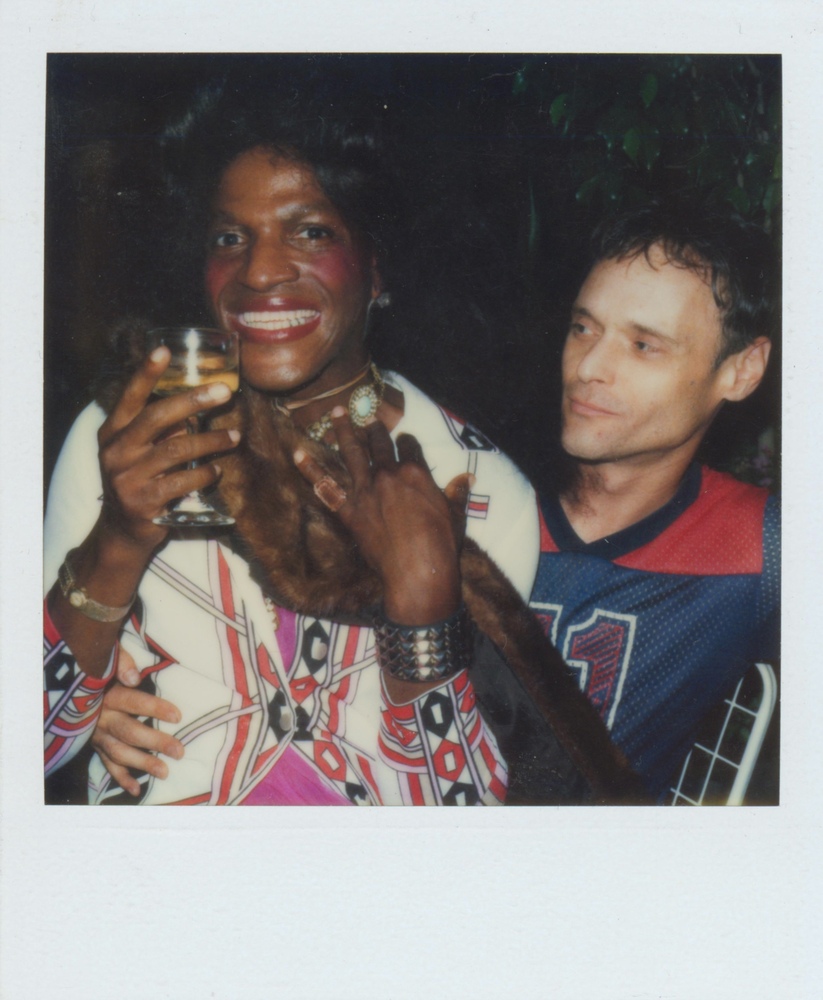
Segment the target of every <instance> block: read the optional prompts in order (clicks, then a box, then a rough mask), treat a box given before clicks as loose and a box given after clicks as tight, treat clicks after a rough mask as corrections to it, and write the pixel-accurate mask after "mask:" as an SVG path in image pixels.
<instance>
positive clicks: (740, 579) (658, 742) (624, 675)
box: [531, 464, 780, 794]
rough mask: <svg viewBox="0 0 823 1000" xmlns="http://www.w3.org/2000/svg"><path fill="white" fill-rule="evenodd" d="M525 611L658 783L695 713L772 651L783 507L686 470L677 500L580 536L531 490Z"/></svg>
mask: <svg viewBox="0 0 823 1000" xmlns="http://www.w3.org/2000/svg"><path fill="white" fill-rule="evenodd" d="M540 507H541V538H540V549H541V554H540V563H539V567H538V572H537V579H536V581H535V585H534V589H533V591H532V596H531V606H532V608H533V609H534V611H535V612H536V614H537V615H538V616H539V617H540V618H541V620H542V621H543V624H544V627H545V630H546V633H547V635H548V636H549V637H550V638H551V639H552V641H553V642H554V644H555V646H556V647H557V648H558V649H559V650H560V652H561V653H562V655H563V658H564V659H565V661H566V663H567V664H568V665H569V667H570V668H571V669H572V670H573V671H575V672H576V673H577V674H578V677H579V681H580V687H581V689H582V690H583V691H584V692H585V693H586V695H587V696H588V698H589V700H590V701H591V702H592V703H593V704H594V705H595V707H596V708H597V709H598V710H599V712H600V714H601V716H602V718H603V720H604V721H605V723H606V725H607V726H608V727H609V729H610V730H611V733H612V737H613V739H614V741H615V742H616V743H617V745H618V746H619V747H620V748H621V749H622V750H623V751H624V753H625V754H626V755H627V757H628V758H629V761H630V762H631V763H632V765H633V766H634V767H635V769H636V770H637V771H638V772H639V773H640V774H641V775H642V776H643V778H644V780H645V782H646V784H647V786H648V788H649V791H650V792H652V793H653V794H660V793H662V792H663V791H665V789H666V787H667V785H668V782H669V780H670V778H671V775H672V772H673V770H674V769H675V767H676V766H677V765H678V764H679V763H680V762H681V760H682V758H683V756H684V755H685V753H686V751H687V750H688V748H689V747H690V745H691V743H692V742H693V741H694V734H695V731H696V729H697V727H698V725H699V723H700V721H701V719H702V718H703V717H704V716H705V714H706V713H707V712H708V711H709V710H710V709H711V708H713V707H714V706H715V705H716V704H717V703H718V702H719V701H720V700H721V699H722V698H723V697H725V696H726V695H727V694H728V692H729V691H730V690H731V689H733V688H734V686H735V684H736V683H737V681H738V680H739V679H740V678H741V677H742V676H743V674H744V673H745V672H746V670H747V669H748V667H749V665H750V664H751V663H753V662H756V661H768V662H772V663H773V662H774V661H775V659H776V658H777V656H778V650H779V605H780V508H779V503H778V501H777V499H776V498H775V497H769V495H768V493H767V492H766V491H765V490H761V489H758V488H757V487H754V486H748V485H746V484H743V483H740V482H738V481H737V480H735V479H733V478H732V477H731V476H728V475H725V474H722V473H719V472H715V471H713V470H711V469H708V468H705V467H701V466H699V465H697V464H694V465H692V466H691V467H690V468H689V470H688V472H687V474H686V476H685V477H684V479H683V482H682V483H681V485H680V488H679V489H678V491H677V493H676V495H675V496H674V497H673V498H672V499H671V500H670V501H669V503H667V504H666V505H665V506H664V507H662V508H661V509H660V510H658V511H656V512H655V513H654V514H651V515H650V516H649V517H647V518H644V519H643V520H642V521H639V522H638V523H637V524H634V525H632V526H631V527H629V528H626V529H625V530H623V531H620V532H618V533H616V534H614V535H611V536H609V537H607V538H603V539H600V540H598V541H596V542H591V543H589V544H587V543H585V542H583V541H581V539H580V538H578V536H577V535H576V534H575V532H574V530H573V529H572V527H571V525H570V524H569V522H568V520H567V518H566V516H565V514H564V512H563V509H562V507H561V506H560V503H559V501H558V500H557V498H556V497H553V496H547V497H543V498H542V499H541V503H540Z"/></svg>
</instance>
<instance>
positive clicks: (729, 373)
mask: <svg viewBox="0 0 823 1000" xmlns="http://www.w3.org/2000/svg"><path fill="white" fill-rule="evenodd" d="M771 349H772V343H771V341H770V340H769V339H768V337H758V338H757V340H755V341H753V343H751V344H749V346H748V347H744V348H743V350H742V351H738V352H737V354H732V355H730V356H729V357H728V358H726V360H725V361H724V362H723V367H725V368H726V373H725V377H726V383H727V384H726V387H725V391H724V393H723V398H724V399H728V400H729V401H730V402H739V401H740V400H741V399H745V398H746V397H747V396H749V395H751V393H753V392H754V390H755V389H756V388H757V387H758V386H759V385H760V383H761V381H762V380H763V376H764V375H765V374H766V365H767V364H768V363H769V354H770V353H771Z"/></svg>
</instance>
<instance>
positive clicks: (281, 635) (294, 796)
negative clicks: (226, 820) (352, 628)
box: [240, 608, 352, 806]
mask: <svg viewBox="0 0 823 1000" xmlns="http://www.w3.org/2000/svg"><path fill="white" fill-rule="evenodd" d="M277 617H278V625H277V633H276V635H277V644H278V646H279V647H280V653H281V655H282V657H283V663H284V664H285V665H286V671H287V673H288V674H289V675H291V672H292V670H293V669H294V663H295V655H294V653H295V645H296V636H297V622H296V618H295V614H294V612H293V611H288V610H286V609H285V608H278V609H277ZM240 804H241V805H244V806H350V805H352V803H351V802H350V801H349V800H348V799H347V798H345V797H344V796H343V795H341V794H340V793H339V792H338V791H336V790H335V789H334V788H331V787H330V786H329V785H328V783H327V782H325V781H324V780H323V778H322V777H321V776H320V774H319V773H318V771H317V770H316V769H315V768H314V767H313V766H312V764H311V763H310V762H309V761H308V760H307V759H306V758H305V757H304V756H303V754H302V753H300V751H299V750H296V749H295V748H294V747H292V746H289V747H286V750H285V752H284V753H283V754H282V755H281V756H280V757H279V758H278V760H277V763H276V764H275V765H274V767H273V768H272V769H271V770H270V771H269V773H268V774H267V775H266V777H265V778H264V779H263V780H262V781H261V782H260V784H259V785H256V786H255V787H254V788H253V789H252V790H251V791H250V792H249V794H248V795H247V796H246V797H245V799H243V801H242V802H241V803H240Z"/></svg>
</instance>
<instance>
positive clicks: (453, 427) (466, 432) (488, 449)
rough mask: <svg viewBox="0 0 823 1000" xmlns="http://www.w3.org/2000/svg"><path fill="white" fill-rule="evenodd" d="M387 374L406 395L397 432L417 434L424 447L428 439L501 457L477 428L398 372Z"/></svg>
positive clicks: (443, 444)
mask: <svg viewBox="0 0 823 1000" xmlns="http://www.w3.org/2000/svg"><path fill="white" fill-rule="evenodd" d="M385 375H386V380H387V381H388V382H389V383H390V384H391V385H393V386H395V387H396V388H397V389H399V390H400V391H401V392H402V393H403V399H404V403H405V406H404V413H403V419H402V420H401V422H400V424H399V425H398V427H397V431H398V433H401V434H402V433H404V432H406V433H409V434H414V436H415V437H416V438H417V439H418V440H419V441H420V444H421V445H424V446H425V443H426V441H427V440H428V441H430V443H431V444H433V445H436V446H437V445H439V446H448V445H451V446H452V447H454V448H455V449H457V450H460V451H476V452H485V453H488V454H494V455H499V454H500V450H499V449H498V448H497V447H496V445H494V444H493V443H492V442H491V441H490V440H489V439H488V438H487V437H486V436H485V435H484V434H482V433H481V432H480V431H479V430H477V428H476V427H473V426H472V425H471V424H470V423H468V421H466V420H463V419H462V417H459V416H457V415H456V414H455V413H452V412H451V411H449V410H447V409H446V408H445V407H444V406H441V405H440V404H439V403H436V402H435V401H434V400H433V399H431V398H430V397H429V396H427V395H426V394H425V393H424V392H423V391H422V390H420V389H418V388H417V386H416V385H413V384H412V383H411V382H409V380H408V379H407V378H405V377H404V376H403V375H398V374H397V372H386V373H385Z"/></svg>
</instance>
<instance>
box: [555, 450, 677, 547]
mask: <svg viewBox="0 0 823 1000" xmlns="http://www.w3.org/2000/svg"><path fill="white" fill-rule="evenodd" d="M692 457H693V456H692V454H689V455H687V456H683V455H678V456H676V457H675V456H670V457H667V458H665V459H663V460H658V461H655V462H649V463H643V462H637V463H634V462H610V463H598V464H589V463H586V462H580V463H578V465H577V475H576V477H575V481H574V484H573V486H572V487H571V488H570V489H569V490H567V491H566V492H565V493H563V494H562V495H561V497H560V505H561V506H562V508H563V511H564V513H565V515H566V517H567V518H568V521H569V524H570V525H571V526H572V528H573V530H574V532H575V534H576V535H577V536H578V538H580V539H581V540H582V541H584V542H587V543H588V542H596V541H598V540H599V539H601V538H607V537H608V536H609V535H614V534H616V533H617V532H618V531H623V530H624V529H625V528H629V527H631V526H632V525H633V524H637V522H638V521H642V520H643V518H645V517H648V516H649V515H650V514H653V513H654V512H655V511H657V510H660V508H661V507H663V506H665V505H666V504H667V503H668V502H669V500H671V499H672V497H673V496H674V495H675V493H676V492H677V489H678V487H679V486H680V483H681V481H682V479H683V476H684V475H685V473H686V469H687V468H688V467H689V465H690V463H691V459H692Z"/></svg>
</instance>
